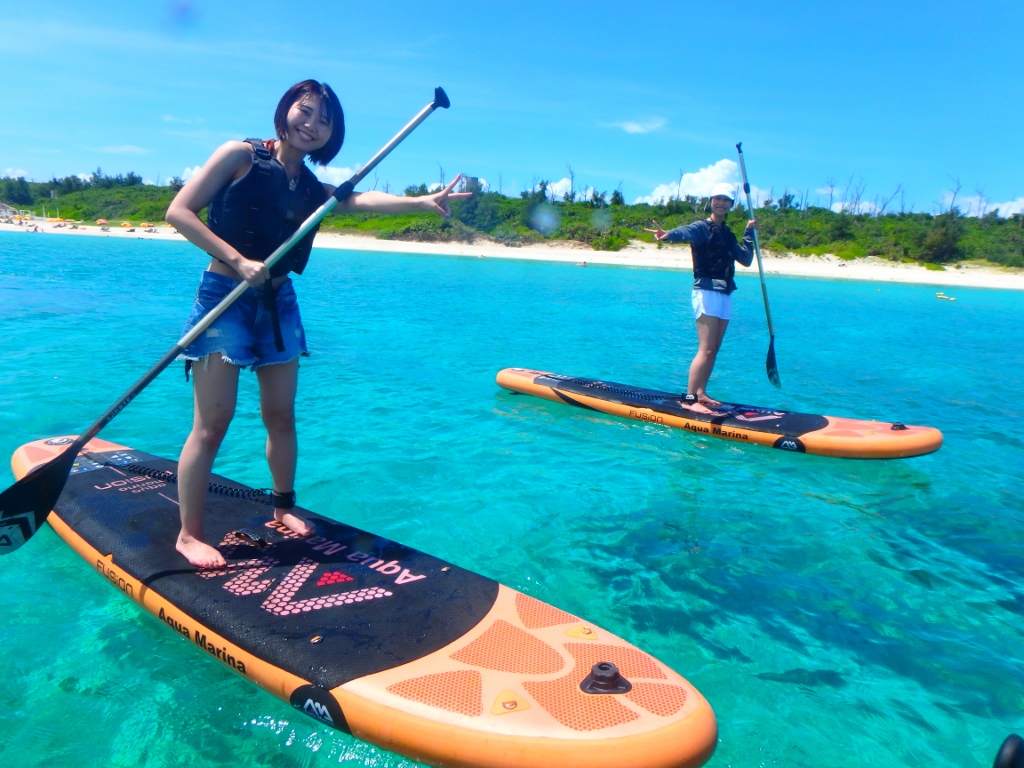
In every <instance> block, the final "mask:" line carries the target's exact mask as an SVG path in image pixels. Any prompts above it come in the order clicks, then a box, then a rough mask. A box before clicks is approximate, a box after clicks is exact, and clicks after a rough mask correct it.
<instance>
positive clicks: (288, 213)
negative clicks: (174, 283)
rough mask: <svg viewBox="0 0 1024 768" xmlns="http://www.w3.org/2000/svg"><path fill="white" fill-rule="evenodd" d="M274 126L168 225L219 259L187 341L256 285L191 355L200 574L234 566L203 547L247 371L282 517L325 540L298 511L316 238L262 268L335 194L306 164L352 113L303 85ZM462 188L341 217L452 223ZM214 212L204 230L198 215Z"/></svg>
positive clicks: (338, 135)
mask: <svg viewBox="0 0 1024 768" xmlns="http://www.w3.org/2000/svg"><path fill="white" fill-rule="evenodd" d="M274 128H275V130H276V133H277V139H276V140H275V139H270V140H267V141H261V140H255V139H249V140H247V141H229V142H227V143H226V144H223V145H222V146H221V147H220V148H218V149H217V150H216V151H215V152H214V153H213V155H212V156H211V157H210V159H209V160H207V161H206V164H205V165H203V167H202V168H201V169H200V170H199V171H198V172H196V174H195V175H194V176H193V177H192V178H191V179H189V181H188V183H186V184H185V186H184V187H182V189H181V190H180V191H179V192H178V194H177V195H176V196H175V198H174V200H173V201H172V202H171V205H170V207H169V208H168V209H167V221H168V222H169V223H170V224H171V225H173V226H174V227H175V228H176V229H177V231H178V232H180V233H181V234H183V235H184V236H185V237H186V238H187V239H188V240H189V242H191V243H192V244H193V245H196V246H197V247H199V248H201V249H202V250H203V251H205V252H207V253H208V254H209V255H210V256H211V257H212V258H211V259H210V263H209V266H208V267H207V268H206V271H205V272H204V273H203V278H202V281H201V283H200V285H199V290H198V292H197V293H196V299H195V303H194V305H193V307H192V314H191V316H190V317H189V320H188V323H187V325H186V328H185V332H186V333H187V332H188V330H189V329H191V328H192V326H193V325H194V324H195V323H196V322H197V321H198V320H199V319H200V318H202V317H203V315H205V314H206V313H207V312H208V311H209V310H210V309H212V308H213V307H214V306H216V305H217V304H218V303H219V302H220V301H221V299H223V298H224V297H225V296H226V295H227V294H228V293H230V292H231V290H232V289H233V288H234V287H235V286H236V285H238V283H239V282H240V281H242V280H244V281H245V282H247V283H248V284H249V286H250V288H249V290H247V291H246V292H245V293H244V294H242V296H241V297H239V299H238V300H237V301H235V302H234V303H233V304H232V305H231V306H230V307H229V308H228V309H227V310H225V312H224V313H223V314H222V315H221V316H220V317H218V318H217V319H216V320H215V321H214V322H213V324H212V325H211V326H210V327H209V328H208V329H207V330H206V331H205V333H204V334H203V335H201V336H200V337H199V338H198V339H196V340H195V341H194V342H193V343H192V344H191V345H189V347H188V348H187V349H186V350H185V351H184V354H183V355H182V358H183V359H184V360H185V361H186V362H185V373H186V378H187V376H188V373H189V370H190V369H191V371H192V374H193V376H194V379H195V380H194V385H193V387H194V416H193V422H192V432H191V434H189V436H188V439H187V440H186V441H185V446H184V447H183V448H182V451H181V457H180V459H179V463H178V476H179V480H178V499H179V503H180V506H181V531H180V533H179V534H178V540H177V544H176V548H177V550H178V552H180V553H181V554H182V555H183V556H184V557H185V558H186V559H187V560H188V561H189V562H190V563H192V565H194V566H196V567H199V568H218V567H222V566H224V564H225V561H224V557H223V556H222V555H221V553H220V552H218V551H217V550H216V549H215V548H214V547H212V546H210V544H208V543H206V542H204V541H203V503H204V501H205V499H206V491H207V485H208V483H209V478H210V472H211V471H212V468H213V461H214V458H215V457H216V455H217V450H218V449H219V448H220V445H221V442H222V441H223V439H224V435H225V434H226V432H227V429H228V425H229V424H230V423H231V419H232V417H233V416H234V413H235V402H236V399H237V394H238V372H239V370H240V369H242V368H251V369H252V370H254V371H255V372H256V377H257V379H258V381H259V389H260V414H261V416H262V417H263V423H264V425H265V426H266V428H267V444H266V453H267V462H268V464H269V465H270V474H271V476H272V477H273V481H274V489H273V496H272V503H273V506H274V519H276V520H277V521H278V522H280V523H282V524H284V525H285V526H287V527H288V528H290V529H291V530H293V531H295V532H296V533H298V534H301V535H303V536H309V535H312V534H313V533H314V526H313V524H312V523H310V522H309V521H308V520H305V519H303V518H302V517H300V516H298V515H296V514H293V513H292V511H291V510H292V509H293V508H294V506H295V491H294V482H295V465H296V456H297V453H298V444H297V439H296V434H295V393H296V388H297V384H298V373H299V356H300V355H308V354H309V352H308V351H307V349H306V337H305V331H304V330H303V326H302V320H301V319H300V317H299V306H298V300H297V298H296V295H295V290H294V288H293V286H292V281H291V280H290V279H289V277H288V273H289V272H295V273H297V274H301V273H302V271H303V270H304V269H305V267H306V262H307V261H308V259H309V254H310V249H311V247H312V244H313V236H314V233H315V230H314V231H311V232H310V233H309V234H308V235H306V236H305V237H304V238H303V239H302V240H300V241H299V242H298V243H297V244H296V245H295V246H294V247H293V248H292V249H291V251H289V252H288V254H286V255H285V256H284V257H282V258H281V260H280V261H278V262H276V263H275V264H274V265H273V266H272V267H271V268H269V269H268V268H267V267H266V265H265V264H264V263H263V262H264V260H265V259H266V258H267V257H268V256H270V255H271V254H272V253H273V252H274V250H275V249H276V248H277V247H278V246H279V245H281V244H282V243H283V242H285V241H286V240H287V239H288V237H289V236H290V235H292V234H293V233H294V232H296V231H297V230H298V228H299V226H300V225H301V224H302V223H303V222H304V221H305V220H306V219H307V218H308V217H309V216H310V215H311V214H312V213H313V212H314V211H316V209H317V208H319V207H320V206H321V205H322V204H323V203H324V202H325V201H326V200H327V197H328V196H329V195H331V194H332V193H333V192H334V187H332V186H330V185H328V184H323V183H321V182H320V181H319V180H318V179H317V178H316V176H315V175H313V172H312V171H311V170H309V168H308V167H306V164H305V159H306V157H307V156H308V157H309V159H310V160H311V161H312V162H313V163H315V164H317V165H327V164H328V163H329V162H330V161H331V160H333V159H334V157H335V156H336V155H337V154H338V151H339V150H340V149H341V145H342V142H343V141H344V140H345V115H344V113H343V112H342V108H341V103H340V102H339V101H338V97H337V96H336V95H335V93H334V91H333V90H331V88H330V87H329V86H328V85H327V84H326V83H319V82H317V81H316V80H304V81H303V82H301V83H297V84H296V85H294V86H292V87H291V88H289V89H288V91H286V92H285V94H284V96H283V97H282V98H281V100H280V102H279V103H278V105H277V111H276V112H275V114H274ZM459 178H460V176H457V177H456V178H455V179H454V180H453V181H452V182H451V183H450V184H449V185H448V186H446V187H444V188H442V189H441V190H440V191H438V192H435V193H433V194H428V195H423V196H421V197H398V196H396V195H389V194H385V193H383V192H364V193H360V194H353V195H352V196H351V197H349V198H348V199H347V200H345V201H343V202H341V203H339V204H338V206H337V208H336V210H343V211H374V212H377V213H402V212H410V211H433V212H435V213H437V214H439V215H441V216H445V217H447V216H449V215H450V210H449V207H448V201H449V199H451V198H455V197H465V196H468V194H469V193H453V192H452V190H453V189H454V187H455V185H456V184H457V183H458V182H459ZM207 206H208V211H207V223H206V224H204V223H203V221H202V220H201V219H200V218H199V215H198V214H199V212H200V211H201V210H202V209H203V208H207ZM193 364H195V365H193Z"/></svg>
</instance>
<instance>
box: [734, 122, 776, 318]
mask: <svg viewBox="0 0 1024 768" xmlns="http://www.w3.org/2000/svg"><path fill="white" fill-rule="evenodd" d="M742 147H743V142H742V141H741V142H739V143H738V144H737V145H736V151H737V152H739V155H740V171H741V173H742V174H743V193H744V194H745V195H746V196H747V210H748V211H749V213H750V218H752V219H753V218H756V217H755V216H754V206H753V203H751V201H750V184H748V183H747V164H746V163H745V162H743V148H742ZM754 253H755V254H756V255H757V271H758V272H759V273H760V275H761V295H762V296H764V313H765V316H766V317H767V318H768V335H769V336H773V337H774V336H775V329H774V328H773V327H772V310H771V307H769V306H768V286H767V285H765V282H764V265H763V264H762V263H761V243H760V241H759V240H758V238H757V228H756V227H755V228H754Z"/></svg>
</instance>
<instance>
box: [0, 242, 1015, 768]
mask: <svg viewBox="0 0 1024 768" xmlns="http://www.w3.org/2000/svg"><path fill="white" fill-rule="evenodd" d="M203 266H204V260H203V259H202V258H201V257H200V256H199V255H198V254H197V253H196V251H195V250H194V249H192V248H191V247H190V246H187V245H184V244H179V243H165V242H138V241H127V240H121V239H117V240H115V239H113V238H111V239H109V240H107V239H100V238H70V237H48V236H45V235H40V236H35V235H29V234H22V233H18V234H6V233H0V308H2V312H0V330H2V332H3V334H2V335H3V339H4V344H3V345H2V346H0V455H2V456H4V457H6V456H9V455H10V454H11V453H12V452H13V450H14V449H15V448H16V447H17V446H18V445H20V444H22V443H24V442H26V441H28V440H32V439H36V438H38V437H42V436H48V435H54V434H63V433H70V434H77V433H79V432H81V431H82V430H83V429H85V428H86V427H87V426H88V425H89V424H91V423H92V422H93V421H94V420H95V419H96V418H97V417H98V416H99V415H100V414H101V413H102V412H103V411H104V409H106V408H107V407H108V406H109V405H110V404H111V403H113V402H114V401H115V400H116V399H117V397H118V396H119V395H120V394H121V393H122V392H124V391H125V390H126V389H127V388H128V387H129V386H131V384H133V383H134V382H135V381H136V380H137V379H138V378H139V377H140V376H141V375H142V374H143V373H144V372H145V370H147V369H148V368H149V367H150V365H152V364H153V362H155V361H156V360H157V359H158V358H159V356H160V355H161V354H163V353H164V352H165V351H166V350H167V349H168V348H170V346H171V345H172V344H173V343H174V342H175V341H176V340H177V339H178V337H179V336H180V333H181V327H182V324H183V322H184V320H185V317H186V315H187V313H188V307H189V304H190V301H191V298H192V295H193V294H194V292H195V287H196V284H197V281H198V275H199V271H200V270H201V269H202V268H203ZM296 282H297V290H298V292H299V296H300V301H301V304H302V308H303V316H304V319H305V323H306V326H307V333H308V336H309V339H310V345H311V350H312V351H313V357H311V358H309V359H308V360H305V361H303V364H302V373H301V376H300V394H299V404H298V412H299V430H300V440H301V446H302V457H301V460H300V472H299V480H298V483H297V490H298V493H299V497H300V500H301V502H300V503H302V504H303V506H307V507H310V508H312V509H315V510H317V511H318V512H321V513H323V514H327V515H330V516H333V517H336V518H338V519H342V520H345V521H346V522H348V523H351V524H353V525H357V526H360V527H364V528H367V529H369V530H372V531H375V532H378V533H381V534H384V535H387V536H389V537H390V538H393V539H396V540H399V541H402V542H404V543H407V544H411V545H413V546H416V547H418V548H420V549H423V550H426V551H428V552H430V553H432V554H435V555H437V556H439V557H443V558H447V559H451V560H453V561H455V562H458V563H459V564H460V565H463V566H465V567H467V568H471V569H473V570H476V571H478V572H480V573H483V574H485V575H487V576H490V577H492V578H495V579H497V580H499V581H501V582H504V583H506V584H508V585H509V586H512V587H514V588H516V589H520V590H522V591H524V592H527V593H529V594H531V595H534V596H536V597H538V598H540V599H542V600H545V601H548V602H551V603H553V604H555V605H557V606H559V607H561V608H564V609H566V610H568V611H571V612H573V613H575V614H578V615H581V616H585V617H587V618H588V619H590V620H593V621H595V622H597V623H599V624H601V625H603V626H604V627H606V628H607V629H609V630H611V631H614V632H616V633H618V634H620V635H622V636H623V637H625V638H626V639H628V640H630V641H631V642H633V643H635V644H637V645H638V646H640V647H641V648H644V649H645V650H648V651H650V652H652V653H654V654H655V655H656V656H658V657H659V658H661V659H663V660H664V661H665V662H667V663H668V664H670V665H671V666H672V667H674V668H675V669H676V670H678V671H679V672H681V673H682V674H683V675H684V676H686V677H687V678H688V679H689V680H690V681H691V682H693V683H694V685H696V686H697V688H698V689H699V690H700V691H701V692H702V693H703V694H704V695H705V696H706V697H707V698H708V699H709V700H710V702H711V704H712V706H713V707H714V709H715V712H716V714H717V716H718V721H719V728H720V737H721V742H720V744H719V748H718V751H717V753H716V754H715V756H714V758H712V760H711V762H710V763H709V765H710V766H713V767H720V768H724V767H725V766H736V767H737V768H741V767H743V768H745V767H746V766H785V767H787V768H804V767H806V768H812V767H814V768H820V767H821V766H824V765H828V766H830V767H831V766H836V767H838V766H843V767H845V766H849V767H850V768H854V767H855V766H856V767H858V768H859V767H860V766H880V765H885V766H922V767H923V766H929V768H931V767H932V766H950V767H952V766H958V767H959V766H988V765H990V764H991V762H992V758H993V757H994V754H995V750H996V748H997V747H998V745H999V743H1000V742H1001V741H1002V739H1003V738H1004V737H1005V735H1006V734H1007V733H1008V732H1010V731H1011V730H1017V731H1020V730H1022V729H1024V663H1022V660H1021V645H1022V642H1021V641H1022V635H1024V618H1022V617H1021V611H1022V608H1024V588H1022V587H1021V581H1022V579H1021V576H1022V574H1024V546H1022V545H1021V527H1022V523H1024V502H1022V498H1024V479H1022V477H1021V470H1020V467H1022V466H1024V431H1022V420H1021V414H1022V406H1021V403H1022V402H1024V343H1022V336H1024V334H1022V332H1021V330H1020V324H1021V320H1022V319H1024V295H1021V294H1019V293H1015V292H1009V291H991V290H966V289H965V290H959V291H948V293H950V294H952V295H955V296H956V297H957V301H956V302H955V303H952V302H946V301H938V300H936V299H935V289H933V288H931V287H929V286H898V285H891V284H871V283H842V282H828V281H817V280H803V279H783V278H774V277H773V278H770V282H769V291H770V296H771V300H772V310H773V319H774V320H775V325H776V336H777V338H776V352H777V357H778V361H779V367H780V370H781V374H782V380H783V385H784V389H782V390H781V391H779V390H775V389H774V388H773V387H771V385H770V384H769V383H768V381H767V377H766V376H765V373H764V359H765V353H766V351H767V347H768V336H767V331H766V330H765V325H764V314H763V308H762V306H761V303H760V289H759V286H758V283H757V280H756V279H753V280H751V279H744V278H741V280H740V285H741V290H740V292H739V293H737V294H736V305H735V306H736V312H735V320H734V321H733V323H732V326H731V328H730V330H729V333H728V336H727V338H726V342H725V346H724V348H723V351H722V353H721V355H720V360H719V363H718V367H717V370H716V373H715V377H714V379H713V380H712V385H713V386H712V387H711V392H712V394H714V395H717V396H720V397H724V398H728V399H730V400H738V401H742V402H750V403H756V404H761V405H776V406H779V407H784V408H789V409H793V410H804V411H810V412H814V413H826V414H832V415H839V416H854V417H859V418H881V419H894V420H901V421H905V422H908V423H918V424H930V425H934V426H937V427H939V428H940V429H942V430H943V432H944V434H945V438H946V443H945V446H944V447H943V448H942V450H941V451H939V452H938V453H936V454H933V455H931V456H926V457H920V458H916V459H910V460H902V461H878V462H865V461H849V460H840V459H828V458H822V457H813V456H800V455H792V454H787V453H783V452H781V451H773V450H770V449H763V448H758V447H756V446H750V447H746V448H743V447H740V446H737V445H733V444H730V443H727V442H724V441H719V440H713V439H705V438H700V437H697V436H694V435H691V434H686V433H683V432H679V431H675V430H669V429H667V428H662V427H655V426H652V425H649V424H644V423H639V422H627V421H624V420H620V419H616V418H614V417H609V416H603V415H599V414H592V413H588V412H586V411H583V410H579V409H575V408H570V407H568V406H560V405H557V404H555V403H548V402H546V401H541V400H537V399H533V398H529V397H525V396H519V395H512V394H510V393H507V392H503V391H502V390H500V389H499V388H498V387H497V386H496V385H495V383H494V374H495V373H496V372H497V371H498V370H499V369H501V368H503V367H507V366H513V365H522V366H529V367H536V368H541V369H548V370H552V371H556V372H559V373H569V374H576V375H583V376H593V377H600V378H606V379H610V380H613V381H621V382H626V383H630V384H636V385H641V386H649V387H658V388H673V387H675V388H678V389H680V390H681V389H682V384H683V383H684V381H685V370H686V368H687V366H688V364H689V360H690V358H691V357H692V354H693V350H694V344H695V334H694V331H693V323H692V320H691V319H690V315H689V306H688V305H689V299H688V288H687V285H688V280H687V276H686V275H683V274H680V273H674V272H671V271H657V270H638V269H637V270H632V269H613V268H607V269H602V268H587V269H579V268H575V267H572V266H563V265H551V264H534V263H527V262H516V261H503V260H502V261H499V260H491V259H455V258H434V257H422V256H403V255H397V254H396V255H390V254H369V253H352V252H342V251H318V252H317V254H316V257H315V259H314V260H313V262H312V266H311V268H310V270H309V274H307V275H306V276H303V277H301V278H298V280H297V281H296ZM255 393H256V389H255V381H254V377H253V376H251V375H243V387H242V393H241V396H240V401H239V409H238V415H237V417H236V419H235V422H234V424H233V426H232V429H231V432H230V433H229V435H228V438H227V441H226V443H225V446H224V448H223V450H222V452H221V455H220V457H219V459H218V464H217V465H216V471H218V472H219V473H221V474H225V475H228V476H231V477H233V478H235V479H238V480H240V481H243V482H247V483H249V484H251V485H254V486H260V487H262V486H265V485H267V484H268V475H267V471H266V468H265V464H264V463H263V459H262V450H263V434H262V431H261V427H260V422H259V416H258V411H257V406H256V397H255ZM190 420H191V391H190V388H189V386H188V385H186V384H185V382H184V379H183V376H182V372H181V368H180V366H177V365H176V366H174V367H173V368H171V369H169V370H168V371H166V372H165V373H164V374H163V375H162V376H161V377H160V378H159V379H158V380H157V381H155V382H154V383H153V384H151V385H150V386H149V388H147V389H146V390H145V391H144V392H143V393H142V394H141V395H140V396H139V397H138V398H137V399H136V400H135V402H133V403H132V405H131V406H130V407H129V408H128V409H127V410H126V411H124V412H123V413H122V414H120V415H119V416H118V417H117V419H115V420H114V422H112V423H111V424H110V426H108V427H107V428H106V430H104V432H103V433H102V435H101V436H102V437H105V438H107V439H110V440H114V441H118V442H122V443H125V444H128V445H131V446H134V447H136V448H139V449H141V450H145V451H148V452H151V453H155V454H160V455H165V456H168V457H176V456H177V454H178V452H179V451H180V448H181V445H182V443H183V441H184V439H185V436H186V435H187V432H188V429H189V426H190ZM0 471H2V472H3V475H2V476H0V477H2V478H4V479H3V480H2V485H3V487H6V485H7V484H8V483H10V482H11V481H13V477H12V476H11V475H10V472H9V469H8V468H7V466H6V459H5V465H4V467H3V468H2V470H0ZM169 545H170V544H169ZM0 612H2V614H3V616H4V618H5V621H4V623H3V628H2V630H0V637H2V638H3V640H4V652H3V655H2V658H3V660H4V666H5V668H6V669H5V673H4V675H3V677H2V678H0V711H2V712H3V713H4V716H3V717H2V718H0V735H2V737H3V738H0V760H2V761H3V762H4V764H6V765H10V766H12V767H17V768H20V767H21V766H36V765H38V766H43V765H46V766H54V765H80V764H105V765H111V766H136V765H143V766H164V765H178V764H186V763H188V764H201V765H204V766H237V765H268V766H326V765H334V764H339V763H340V764H345V765H351V766H405V765H411V763H409V762H408V761H406V760H403V759H402V758H400V757H398V756H396V755H393V754H390V753H388V752H384V751H382V750H379V749H377V748H375V747H372V746H369V745H367V744H364V743H361V742H359V741H357V740H355V739H352V738H351V737H348V736H346V735H344V734H340V733H337V732H335V731H331V730H328V729H324V728H321V727H319V726H318V725H317V724H316V723H314V722H313V721H312V720H310V719H308V718H305V717H303V716H301V715H300V714H299V713H297V712H295V711H294V710H292V709H291V708H290V707H289V706H287V705H286V704H284V703H283V702H279V701H277V700H276V699H274V698H273V697H271V696H270V695H269V694H265V693H263V692H262V691H259V690H258V689H256V688H254V687H253V686H251V685H250V684H248V683H246V682H245V681H243V680H241V679H239V678H237V677H236V676H234V675H233V674H231V673H230V672H228V671H227V670H226V669H225V668H223V667H222V666H220V665H219V664H217V663H216V662H215V661H212V660H210V659H207V658H205V657H203V656H202V655H197V653H196V651H195V649H194V648H193V647H192V646H191V645H190V644H188V643H184V642H182V641H180V639H179V638H177V637H176V636H175V635H173V634H172V633H170V632H168V631H167V630H166V628H163V627H161V626H160V625H159V623H158V622H157V621H156V620H154V619H152V618H151V617H149V616H148V615H147V614H144V613H143V612H141V611H140V610H139V609H137V608H136V607H135V606H134V605H133V604H131V603H129V602H128V601H126V600H125V599H124V598H123V597H121V595H120V594H119V593H118V592H116V591H115V590H112V589H110V587H109V585H107V584H105V583H103V581H102V580H101V579H100V578H99V577H97V576H96V575H95V574H93V573H92V572H91V569H90V568H89V567H88V565H87V564H85V563H83V562H82V561H81V560H80V559H79V558H78V557H77V556H76V555H74V554H73V553H72V552H71V550H70V549H68V548H67V547H66V546H64V544H63V543H62V542H61V541H60V540H59V539H58V538H57V536H56V535H55V534H53V532H52V531H50V530H49V529H48V528H47V529H44V530H43V531H42V532H41V533H40V534H39V535H37V536H36V537H35V538H33V540H32V541H31V542H30V543H29V544H28V545H27V546H25V547H23V548H22V549H21V550H19V551H18V552H17V553H15V554H13V555H10V556H7V557H5V558H3V562H2V563H0Z"/></svg>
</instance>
